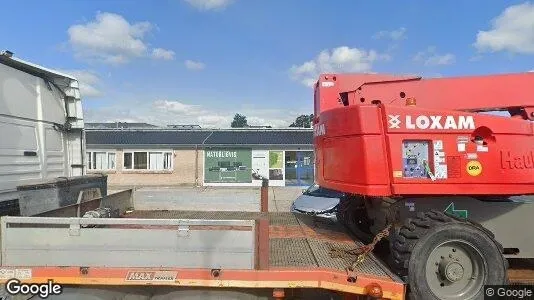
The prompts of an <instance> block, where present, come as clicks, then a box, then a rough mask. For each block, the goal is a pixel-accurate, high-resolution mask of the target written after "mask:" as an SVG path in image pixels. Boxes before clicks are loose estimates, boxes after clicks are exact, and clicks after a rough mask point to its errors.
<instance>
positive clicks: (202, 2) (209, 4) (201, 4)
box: [184, 0, 234, 11]
mask: <svg viewBox="0 0 534 300" xmlns="http://www.w3.org/2000/svg"><path fill="white" fill-rule="evenodd" d="M184 1H185V2H187V3H189V4H190V5H191V6H193V7H195V8H197V9H198V10H203V11H207V10H217V9H223V8H225V7H227V6H228V5H230V4H232V3H233V2H234V0H184Z"/></svg>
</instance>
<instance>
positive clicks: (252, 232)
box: [0, 187, 406, 300]
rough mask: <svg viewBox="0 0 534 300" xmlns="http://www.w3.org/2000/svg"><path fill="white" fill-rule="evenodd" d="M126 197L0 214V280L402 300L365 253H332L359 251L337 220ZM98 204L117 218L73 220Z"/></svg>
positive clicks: (395, 283)
mask: <svg viewBox="0 0 534 300" xmlns="http://www.w3.org/2000/svg"><path fill="white" fill-rule="evenodd" d="M264 190H265V189H264V188H263V187H262V198H265V199H266V192H263V191H264ZM132 195H133V190H127V191H123V192H119V193H115V194H111V195H108V196H106V197H104V198H101V199H95V200H91V201H89V202H83V203H80V204H76V205H74V206H70V207H66V208H61V209H58V210H56V211H52V212H48V213H46V214H42V215H40V216H35V217H14V216H5V217H2V218H1V221H0V222H1V229H0V230H1V251H2V257H1V267H0V278H1V280H0V281H1V282H3V283H5V282H7V280H9V279H11V278H17V279H19V280H20V281H21V282H23V283H47V281H48V280H53V282H54V283H57V284H62V285H66V286H70V285H72V286H84V287H87V286H146V285H151V286H169V287H201V288H239V289H246V290H249V291H251V292H253V291H254V290H258V289H266V288H267V289H272V297H273V298H275V299H284V296H287V295H289V294H290V293H291V292H292V291H294V290H299V289H314V288H315V289H324V290H330V291H333V292H337V293H339V294H340V295H343V297H346V298H347V297H349V296H350V297H352V296H358V295H374V296H377V297H378V298H381V299H399V300H401V299H405V291H406V287H405V284H404V283H403V282H402V280H401V279H400V278H398V277H397V276H396V275H394V274H393V273H391V272H390V271H389V270H388V268H387V266H386V265H385V263H383V262H382V261H380V259H378V258H377V257H375V256H374V255H373V254H372V253H371V254H369V255H368V256H367V257H366V259H365V260H364V261H362V262H361V263H359V264H358V265H357V266H356V267H355V268H354V269H353V270H351V271H347V270H346V267H347V266H349V265H351V263H352V262H353V258H351V257H349V256H344V257H332V256H331V255H330V250H331V249H347V250H348V249H351V248H355V247H358V246H360V245H361V243H360V242H359V241H357V240H355V239H354V237H353V236H351V234H350V233H349V232H347V230H346V229H344V228H342V227H341V225H339V224H338V223H335V222H328V221H325V220H321V219H317V218H314V217H312V216H306V215H294V214H292V213H290V212H287V213H286V212H282V213H280V212H277V213H266V212H261V211H259V212H219V211H217V212H214V211H211V212H205V211H137V210H135V209H134V210H132V209H131V208H132V207H133V201H132ZM262 202H266V200H265V201H262ZM265 206H266V205H265ZM98 207H108V208H109V207H112V208H113V209H116V212H117V214H118V217H114V218H83V217H81V216H83V215H84V213H85V212H87V211H90V210H93V209H95V208H98ZM262 207H263V206H262ZM263 208H264V210H266V209H265V208H266V207H263Z"/></svg>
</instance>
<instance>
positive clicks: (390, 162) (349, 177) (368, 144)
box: [314, 73, 534, 196]
mask: <svg viewBox="0 0 534 300" xmlns="http://www.w3.org/2000/svg"><path fill="white" fill-rule="evenodd" d="M533 87H534V73H520V74H506V75H492V76H480V77H457V78H438V79H422V78H420V77H399V76H390V75H376V74H363V75H362V74H323V75H321V76H320V78H319V80H318V82H317V84H316V86H315V100H314V101H315V119H314V144H315V151H316V152H315V153H316V180H317V183H318V184H319V185H321V186H324V187H327V188H332V189H336V190H339V191H343V192H348V193H353V194H360V195H368V196H396V195H523V194H534V126H533V123H532V122H531V120H533V119H534V97H533V96H534V95H533V93H532V88H533ZM407 104H408V105H407ZM497 110H499V111H505V112H508V113H509V115H510V116H496V115H489V114H482V113H480V112H484V111H497Z"/></svg>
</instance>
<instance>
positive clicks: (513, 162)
mask: <svg viewBox="0 0 534 300" xmlns="http://www.w3.org/2000/svg"><path fill="white" fill-rule="evenodd" d="M501 168H503V169H519V170H523V169H534V151H528V152H526V153H523V154H518V155H514V154H512V152H511V151H501Z"/></svg>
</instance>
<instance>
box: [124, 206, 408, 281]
mask: <svg viewBox="0 0 534 300" xmlns="http://www.w3.org/2000/svg"><path fill="white" fill-rule="evenodd" d="M261 215H262V214H261V213H256V212H236V211H169V210H167V211H148V210H147V211H134V212H132V213H130V214H128V215H127V217H128V218H139V219H203V220H257V219H259V218H260V217H261ZM268 219H269V246H270V249H269V267H270V268H327V269H333V270H336V271H340V272H345V270H346V267H347V266H349V265H351V262H352V261H353V259H354V258H350V257H345V258H332V257H330V255H329V250H330V249H331V248H332V247H333V248H337V249H345V250H349V249H352V248H355V247H357V246H360V245H362V243H361V242H359V241H358V240H355V239H354V238H353V237H351V236H350V234H349V233H348V231H346V230H345V229H344V228H343V227H342V226H341V225H339V224H338V223H335V222H330V221H328V220H325V219H319V218H313V217H312V216H306V215H295V214H293V213H290V212H270V213H269V214H268ZM354 272H355V273H356V274H361V275H368V276H372V277H377V278H381V279H384V280H391V281H393V282H402V281H401V280H400V279H399V278H398V277H397V276H395V275H394V274H392V273H391V272H390V271H389V270H388V268H387V267H386V266H385V264H383V263H382V262H380V261H379V260H378V258H376V257H375V256H374V255H372V254H371V255H369V257H368V259H366V260H364V261H363V262H362V263H361V264H359V265H357V266H356V269H355V270H354Z"/></svg>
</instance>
